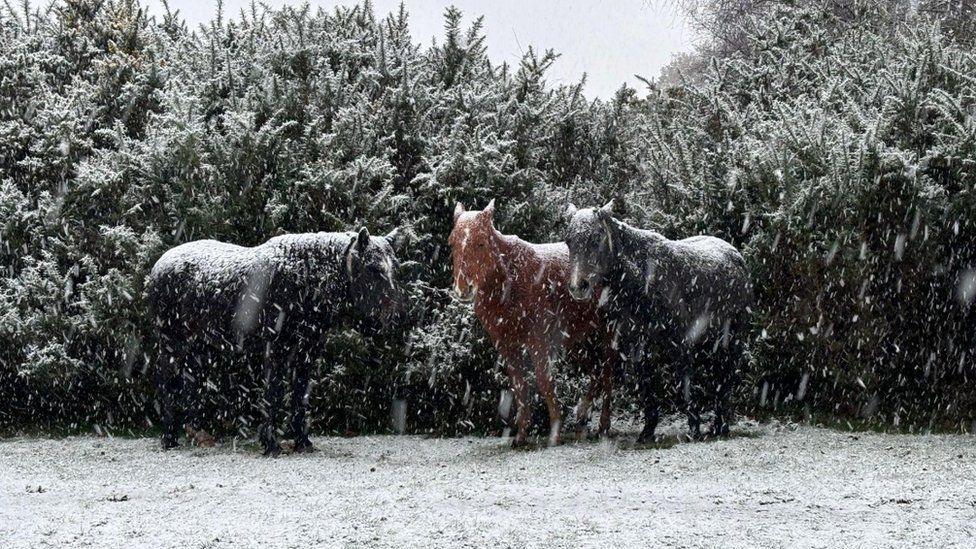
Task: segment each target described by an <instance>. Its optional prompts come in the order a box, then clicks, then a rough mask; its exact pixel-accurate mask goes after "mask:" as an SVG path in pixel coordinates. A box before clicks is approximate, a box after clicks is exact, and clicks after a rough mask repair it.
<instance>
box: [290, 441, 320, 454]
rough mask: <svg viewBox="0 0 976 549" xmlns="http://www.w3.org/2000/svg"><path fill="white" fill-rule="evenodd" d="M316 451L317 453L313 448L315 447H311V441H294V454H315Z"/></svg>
mask: <svg viewBox="0 0 976 549" xmlns="http://www.w3.org/2000/svg"><path fill="white" fill-rule="evenodd" d="M317 451H318V449H317V448H315V446H313V445H312V441H310V440H307V439H306V440H296V441H295V450H294V452H295V453H296V454H311V453H312V452H317Z"/></svg>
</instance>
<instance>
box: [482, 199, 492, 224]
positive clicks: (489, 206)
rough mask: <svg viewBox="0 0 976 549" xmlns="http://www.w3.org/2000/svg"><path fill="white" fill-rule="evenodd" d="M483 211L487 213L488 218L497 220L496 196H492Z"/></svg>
mask: <svg viewBox="0 0 976 549" xmlns="http://www.w3.org/2000/svg"><path fill="white" fill-rule="evenodd" d="M481 213H483V214H485V216H486V217H488V219H491V220H492V221H494V220H495V199H494V198H492V199H491V201H490V202H488V205H487V206H485V209H484V210H482V211H481Z"/></svg>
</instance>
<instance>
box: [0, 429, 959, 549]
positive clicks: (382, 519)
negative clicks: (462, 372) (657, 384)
mask: <svg viewBox="0 0 976 549" xmlns="http://www.w3.org/2000/svg"><path fill="white" fill-rule="evenodd" d="M677 430H678V428H677V427H675V428H673V429H672V432H677ZM736 433H737V435H738V436H734V437H733V438H732V439H730V440H721V441H716V442H709V443H683V442H682V443H678V442H676V441H675V439H674V438H673V436H672V437H671V438H669V439H668V440H667V441H666V442H665V443H663V444H658V445H655V446H652V447H643V448H638V447H635V446H634V444H633V443H632V438H630V437H627V436H621V437H618V438H616V439H614V440H610V441H602V442H590V443H569V444H565V445H562V446H559V447H557V448H536V449H530V450H512V449H509V448H508V447H507V445H506V444H505V442H504V441H501V440H499V439H483V438H462V439H425V438H422V437H417V436H371V437H359V438H317V439H315V440H314V442H315V443H316V445H317V446H318V448H319V449H320V451H319V452H316V453H314V454H311V455H308V454H302V455H287V456H283V457H281V458H279V459H266V458H262V457H261V456H260V455H259V452H258V449H257V447H256V446H255V445H254V444H246V445H239V444H232V443H229V442H228V443H225V444H222V445H219V446H218V447H217V448H214V449H206V450H204V449H181V450H177V451H170V452H163V451H161V450H159V448H158V444H157V441H156V440H155V439H148V438H146V439H109V438H93V437H72V438H66V439H57V440H51V439H36V438H17V439H10V440H6V441H0V539H3V540H7V541H6V542H5V543H4V544H3V546H4V547H43V546H72V547H85V546H93V547H133V546H140V545H146V546H154V547H257V546H270V547H307V546H323V545H324V546H350V545H351V546H363V545H368V546H379V547H404V546H406V547H414V546H424V547H427V546H443V547H455V546H466V547H480V546H486V545H490V546H498V545H501V546H530V547H542V546H572V547H577V546H597V545H600V546H603V545H612V546H677V547H689V546H691V547H698V546H703V547H715V546H728V547H755V546H770V547H778V546H790V547H843V546H857V547H871V546H876V547H881V546H884V547H888V546H905V547H911V546H920V545H921V546H952V545H958V546H964V545H968V544H969V543H971V540H972V538H973V536H974V535H976V467H974V464H976V439H974V438H973V437H972V436H961V435H922V436H907V435H885V434H877V433H858V434H849V433H841V432H837V431H830V430H826V429H819V428H814V427H798V428H790V427H783V426H779V425H766V426H755V425H746V424H740V425H739V426H738V428H737V430H736Z"/></svg>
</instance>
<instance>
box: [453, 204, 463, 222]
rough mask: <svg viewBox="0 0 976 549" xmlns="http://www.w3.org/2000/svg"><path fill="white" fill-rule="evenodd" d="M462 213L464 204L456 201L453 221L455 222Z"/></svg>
mask: <svg viewBox="0 0 976 549" xmlns="http://www.w3.org/2000/svg"><path fill="white" fill-rule="evenodd" d="M463 213H464V204H461V203H460V202H458V203H457V204H455V205H454V222H455V223H457V220H458V218H459V217H461V214H463Z"/></svg>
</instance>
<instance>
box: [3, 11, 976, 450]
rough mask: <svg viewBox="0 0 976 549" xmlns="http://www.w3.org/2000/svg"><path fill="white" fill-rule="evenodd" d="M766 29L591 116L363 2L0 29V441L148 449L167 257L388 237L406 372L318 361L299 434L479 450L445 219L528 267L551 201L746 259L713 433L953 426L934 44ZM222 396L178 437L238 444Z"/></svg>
mask: <svg viewBox="0 0 976 549" xmlns="http://www.w3.org/2000/svg"><path fill="white" fill-rule="evenodd" d="M771 4H772V5H771V6H770V7H769V8H768V9H765V8H764V9H763V10H762V13H761V14H758V15H751V16H749V17H750V18H749V19H748V21H743V25H742V28H743V29H748V32H747V33H745V34H744V35H743V37H742V40H744V42H742V43H741V44H739V45H738V46H737V47H736V48H735V49H734V50H733V51H731V52H729V53H727V54H726V55H723V56H719V57H715V58H713V59H710V60H709V59H707V58H705V57H699V58H697V59H692V60H690V61H689V60H688V59H685V60H684V61H683V63H682V66H683V67H691V68H692V69H693V70H695V71H700V72H699V73H696V74H692V75H688V77H687V78H684V77H682V76H676V75H674V74H670V75H669V77H668V82H669V83H670V84H671V85H669V87H666V88H665V87H658V86H655V85H651V87H650V88H649V90H648V93H647V95H646V96H641V94H639V93H638V92H637V91H635V90H633V89H629V88H626V87H623V88H621V89H620V90H619V92H618V93H617V94H616V95H615V96H614V97H613V98H610V99H609V100H606V101H603V100H589V99H587V98H586V97H584V96H583V94H582V92H581V87H582V86H581V85H579V84H577V85H567V86H558V87H553V86H550V85H548V84H547V82H546V71H547V69H548V68H549V67H550V66H551V64H552V63H553V62H555V61H556V59H557V56H556V54H554V53H553V52H544V53H542V54H541V55H540V54H538V53H537V52H535V51H533V50H529V51H528V52H527V54H526V55H525V57H524V58H523V59H522V62H521V63H520V64H519V66H517V67H509V66H506V65H501V66H498V65H495V64H493V63H492V62H491V61H490V60H489V59H488V58H487V57H486V54H485V48H484V35H483V33H482V27H481V21H480V20H475V22H474V23H473V24H470V25H467V26H465V24H464V19H463V17H462V15H461V13H460V12H458V11H457V10H456V9H450V10H448V11H447V12H446V13H445V30H444V36H443V38H442V39H441V40H440V41H439V43H438V44H436V45H433V46H431V47H427V48H424V47H420V46H418V45H417V44H416V43H415V42H414V40H413V38H412V37H411V35H410V33H409V26H408V16H407V13H406V12H405V11H404V10H403V9H401V10H400V11H399V12H397V13H393V14H390V15H389V16H386V17H384V18H377V17H376V16H375V15H374V14H373V13H372V8H371V7H370V5H369V4H368V3H367V4H364V5H361V6H356V7H352V8H346V7H342V8H337V9H335V10H332V11H321V10H320V11H312V10H311V9H310V8H308V7H307V6H305V7H300V8H288V7H286V8H282V9H280V10H268V9H264V8H258V7H256V6H255V7H252V9H250V10H245V11H244V13H242V14H241V15H240V16H239V17H238V18H235V19H226V18H224V17H223V16H222V15H221V16H219V17H218V18H216V19H215V20H214V21H212V22H210V23H209V24H207V25H205V26H203V27H201V28H199V29H197V30H195V31H193V32H190V31H189V30H188V29H187V26H186V25H185V24H184V23H183V22H182V21H181V20H180V18H179V16H178V14H173V13H169V14H168V15H167V16H165V17H163V18H162V19H161V20H156V19H153V18H150V17H147V16H146V15H145V12H144V11H143V9H142V8H141V6H140V5H139V3H138V2H136V1H123V0H61V1H59V2H56V3H55V4H54V6H53V7H52V9H50V10H46V11H44V12H39V11H35V10H34V9H33V8H30V9H28V10H21V9H20V7H17V8H15V9H10V8H9V7H7V8H0V393H2V394H4V399H0V400H2V402H0V423H7V424H14V425H16V424H23V423H25V422H34V423H40V424H45V423H48V424H56V425H60V426H64V425H71V424H75V423H77V424H88V423H98V424H101V425H108V426H117V427H122V426H136V427H142V426H147V425H150V424H151V423H152V422H154V421H155V418H156V411H155V409H154V405H153V394H154V391H153V390H152V384H151V380H152V371H153V368H152V358H153V356H154V349H153V345H154V341H153V331H152V329H151V326H150V325H149V322H148V317H147V311H146V306H145V303H144V301H143V297H142V296H143V287H142V284H143V280H144V278H145V275H146V273H147V272H148V270H149V269H150V268H151V266H152V264H153V262H154V261H155V260H156V258H158V257H159V255H160V254H162V252H163V251H165V250H166V249H168V248H169V247H171V246H174V245H176V244H179V243H182V242H186V241H189V240H195V239H199V238H216V239H220V240H225V241H229V242H234V243H238V244H242V245H253V244H257V243H259V242H262V241H264V240H266V239H267V238H269V237H272V236H275V235H277V234H282V233H288V232H303V231H333V230H348V229H353V228H356V227H358V226H359V225H361V224H367V225H369V227H370V229H371V230H372V231H373V232H375V233H379V232H383V231H386V230H389V229H391V228H393V227H395V226H399V225H402V224H409V225H410V226H411V227H412V231H413V232H414V233H415V234H416V236H417V238H416V240H415V242H414V245H413V247H412V249H411V250H410V252H409V257H408V258H407V259H412V260H414V262H415V263H413V267H409V268H408V270H409V271H410V272H409V273H408V274H410V275H411V276H412V278H414V279H415V280H416V281H415V282H414V283H413V284H412V287H411V293H412V295H413V296H414V308H415V311H416V315H415V317H416V320H417V322H416V325H415V326H413V327H412V330H411V332H410V333H409V334H407V335H406V336H405V340H406V341H407V345H406V346H404V345H403V344H402V343H398V342H397V341H394V340H391V341H386V342H369V341H364V340H362V339H360V338H358V337H357V336H355V335H353V334H337V335H336V336H335V337H334V338H333V339H332V340H331V341H330V343H329V348H330V350H331V352H330V353H329V357H328V358H327V359H324V360H322V361H320V362H319V363H318V364H316V367H315V370H314V371H315V375H314V377H315V380H316V383H315V384H314V385H313V388H312V396H311V406H312V410H311V414H310V417H312V418H313V427H314V428H315V429H316V430H319V431H333V432H360V431H370V430H377V429H385V428H387V427H388V425H389V422H390V414H391V403H392V402H393V401H394V400H403V401H405V402H406V405H407V408H406V411H407V413H406V417H407V428H408V429H411V430H418V431H422V430H436V431H440V432H455V431H467V430H481V431H483V430H488V429H492V428H493V427H495V426H496V424H495V423H494V421H495V420H494V416H495V410H496V406H497V402H498V392H499V390H500V389H501V388H503V387H504V386H505V380H504V379H503V378H502V376H501V375H500V372H499V370H498V368H497V367H496V365H495V359H494V353H493V352H492V350H491V349H490V345H489V344H488V343H487V342H486V341H485V340H484V337H483V334H482V333H481V331H480V328H479V327H478V325H477V323H476V322H475V321H474V319H473V317H472V315H471V314H470V311H469V310H468V309H467V308H465V307H463V306H461V305H459V304H457V303H455V302H453V301H452V299H451V298H450V297H449V296H448V295H447V294H446V292H445V291H444V290H443V288H447V287H448V285H449V281H450V261H449V253H450V252H449V249H448V248H447V245H446V240H447V235H448V233H449V231H450V227H451V222H452V215H451V214H452V211H453V208H454V204H455V202H456V201H462V202H463V203H464V204H465V205H466V206H468V207H474V208H479V207H481V206H483V205H484V204H485V203H487V201H488V200H490V199H491V198H496V199H497V200H498V204H499V216H498V225H499V227H500V228H502V229H503V230H504V231H505V232H507V233H514V234H519V235H520V236H522V237H524V238H526V239H529V240H535V241H544V240H552V239H557V238H558V236H559V231H560V229H561V228H562V225H561V223H562V221H561V213H562V210H563V207H564V205H565V204H566V203H567V202H569V201H573V202H575V203H577V204H579V205H591V204H597V203H599V204H602V203H604V202H605V201H606V200H608V199H609V198H611V197H621V198H624V199H625V200H624V201H623V202H624V203H625V204H626V211H624V212H622V215H624V217H626V218H628V219H630V220H632V221H634V222H635V223H637V224H640V225H642V226H647V227H654V228H657V229H659V230H661V231H663V232H664V233H666V234H667V235H668V236H671V237H675V238H677V237H683V236H688V235H692V234H698V233H711V234H715V235H717V236H720V237H722V238H725V239H727V240H729V241H730V242H732V243H734V244H736V245H737V246H739V247H740V248H741V249H743V250H744V252H745V253H746V255H747V260H748V262H749V264H750V266H751V268H752V270H753V276H754V280H755V282H756V287H757V295H758V300H759V302H758V305H757V310H756V326H755V341H754V342H753V345H752V349H751V354H752V362H751V364H750V367H749V371H747V372H744V377H745V379H746V383H745V384H744V386H743V388H742V395H741V398H740V402H742V403H743V405H742V406H741V407H740V409H742V410H745V411H749V410H750V409H752V410H755V409H758V408H760V407H765V408H776V409H782V408H781V407H782V406H784V405H787V406H795V405H796V404H797V403H799V404H800V405H801V406H802V407H806V408H808V409H810V410H815V411H817V412H820V413H829V414H837V415H839V416H851V415H855V414H861V415H865V416H874V417H880V418H882V419H883V420H885V421H892V422H894V421H900V422H910V423H912V424H918V425H924V424H926V423H928V422H933V421H938V422H946V421H949V422H955V421H964V420H969V419H971V415H972V412H971V411H972V410H973V409H974V404H976V402H974V401H976V391H974V390H973V387H972V382H971V381H970V378H971V377H972V376H973V375H974V374H976V372H974V371H973V369H972V366H971V363H972V357H973V356H974V352H976V348H974V347H976V341H974V339H976V330H974V318H973V315H974V314H976V313H974V312H973V309H974V307H973V306H972V305H971V303H970V299H971V296H972V292H969V290H967V287H966V286H965V284H963V283H964V282H966V281H967V280H971V279H972V278H973V277H972V276H970V275H968V274H967V273H971V272H972V271H969V270H967V269H972V268H973V267H974V266H976V257H974V255H976V249H974V242H976V240H974V239H976V226H974V222H973V219H972V212H973V211H974V207H976V203H974V198H973V197H974V181H976V179H974V166H976V165H974V161H973V159H974V158H976V150H974V148H976V125H974V122H973V120H974V119H976V117H974V111H976V105H974V101H976V80H974V79H973V78H972V76H971V75H973V74H976V56H974V53H973V51H972V48H971V46H968V45H966V42H965V41H962V40H961V39H959V38H957V36H959V35H960V32H959V30H958V29H960V28H964V26H960V25H962V23H960V21H959V20H957V19H953V20H952V21H950V27H951V28H950V29H949V31H946V32H943V30H942V28H941V26H940V21H939V18H938V17H936V16H931V15H924V14H923V15H918V14H915V15H911V14H910V15H908V16H906V15H905V13H904V11H903V8H897V9H896V8H888V7H882V6H881V5H879V4H875V3H868V2H850V3H845V4H844V9H843V10H841V11H842V13H841V11H839V8H837V7H836V6H833V5H827V4H829V3H827V4H825V5H824V6H820V5H810V6H805V7H796V6H794V5H793V4H795V3H793V2H772V3H771ZM896 4H897V3H896ZM906 17H907V18H906ZM672 72H675V71H672ZM675 82H682V83H678V84H675ZM974 276H976V275H974ZM228 368H231V369H232V365H231V364H223V365H222V366H221V368H218V369H217V370H219V371H220V372H221V374H220V375H215V379H214V380H213V383H211V384H210V385H209V386H208V389H207V390H208V391H210V394H209V396H210V397H212V398H211V400H210V402H211V404H212V406H211V408H212V409H211V410H210V412H211V414H210V417H212V418H214V421H215V422H218V423H221V424H222V425H223V427H224V428H225V429H228V430H237V429H240V430H243V431H245V432H246V431H247V430H248V429H250V428H251V427H252V426H253V422H254V419H255V418H256V417H258V415H257V414H258V412H257V410H256V409H255V408H254V405H255V403H256V401H257V400H258V399H256V398H249V397H248V395H249V394H251V395H253V394H255V393H253V392H251V391H254V390H257V387H259V385H260V383H259V379H258V378H259V377H260V376H259V375H258V374H257V373H256V371H255V370H254V368H253V367H251V368H249V367H242V368H239V371H236V372H232V371H229V370H227V369H228ZM221 376H223V377H221ZM564 377H565V376H564ZM569 377H572V376H569ZM575 383H578V380H577V381H576V382H575ZM228 384H229V385H228ZM564 385H566V387H568V388H569V389H571V390H563V391H562V396H563V398H564V400H566V401H567V402H569V401H571V400H572V399H574V398H575V395H576V394H577V393H576V392H573V391H577V390H578V387H577V386H575V384H574V382H573V381H572V380H565V379H564ZM628 398H629V397H628ZM624 400H626V399H624ZM623 406H624V407H629V405H628V403H627V402H624V403H623Z"/></svg>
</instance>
